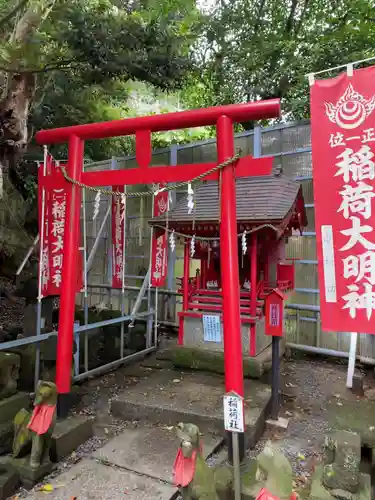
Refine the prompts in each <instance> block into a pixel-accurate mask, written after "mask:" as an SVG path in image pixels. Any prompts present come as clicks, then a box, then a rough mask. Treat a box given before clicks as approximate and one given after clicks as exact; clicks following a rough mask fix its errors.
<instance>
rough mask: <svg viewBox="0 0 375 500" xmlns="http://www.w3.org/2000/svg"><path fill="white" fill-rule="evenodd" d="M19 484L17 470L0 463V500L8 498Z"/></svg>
mask: <svg viewBox="0 0 375 500" xmlns="http://www.w3.org/2000/svg"><path fill="white" fill-rule="evenodd" d="M18 485H19V475H18V473H17V471H16V470H15V469H14V468H13V467H11V466H9V465H0V500H6V499H7V498H10V497H11V496H12V495H13V493H14V492H15V491H16V489H17V488H18Z"/></svg>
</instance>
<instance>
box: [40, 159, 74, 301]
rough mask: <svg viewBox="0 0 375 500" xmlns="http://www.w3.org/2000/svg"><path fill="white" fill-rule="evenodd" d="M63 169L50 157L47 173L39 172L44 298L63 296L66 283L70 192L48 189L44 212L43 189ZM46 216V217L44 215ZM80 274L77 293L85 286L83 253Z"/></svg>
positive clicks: (42, 170) (41, 167)
mask: <svg viewBox="0 0 375 500" xmlns="http://www.w3.org/2000/svg"><path fill="white" fill-rule="evenodd" d="M58 168H59V166H58V165H57V164H56V162H55V161H54V160H53V159H52V158H51V157H50V156H48V157H47V165H46V173H45V175H44V166H43V165H41V166H40V167H39V171H38V184H39V191H38V209H39V210H38V212H39V215H38V220H39V234H40V235H41V234H42V221H43V241H42V252H41V254H42V262H41V270H40V272H41V273H42V295H43V297H47V296H48V295H60V292H61V284H62V265H63V257H64V234H65V213H66V191H65V189H64V188H61V189H60V188H59V189H56V188H46V187H45V189H44V213H43V212H42V207H43V194H42V193H43V190H42V189H41V188H42V186H45V183H44V180H45V179H46V178H47V177H50V178H52V179H53V177H54V175H55V174H56V172H57V169H58ZM42 213H43V216H42ZM78 268H79V274H78V276H77V289H76V290H77V292H80V291H81V289H82V287H83V276H82V255H81V253H79V267H78Z"/></svg>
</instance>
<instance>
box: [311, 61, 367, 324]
mask: <svg viewBox="0 0 375 500" xmlns="http://www.w3.org/2000/svg"><path fill="white" fill-rule="evenodd" d="M374 79H375V67H370V68H366V69H360V70H357V71H354V74H353V75H352V76H349V75H348V74H347V73H343V74H341V75H340V76H338V77H337V78H333V79H330V80H316V81H315V82H314V84H313V85H312V87H311V129H312V156H313V178H314V202H315V224H316V239H317V257H318V274H319V285H320V308H321V318H322V328H323V330H325V331H345V332H349V331H350V332H360V333H371V334H374V333H375V321H374V319H375V314H374V310H375V289H374V286H375V231H374V217H373V213H372V211H373V206H374V203H373V198H374V197H375V191H374V188H375V153H374V151H375V111H374V110H375V87H374V84H373V82H374V81H375V80H374ZM374 215H375V212H374Z"/></svg>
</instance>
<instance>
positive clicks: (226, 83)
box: [184, 0, 375, 118]
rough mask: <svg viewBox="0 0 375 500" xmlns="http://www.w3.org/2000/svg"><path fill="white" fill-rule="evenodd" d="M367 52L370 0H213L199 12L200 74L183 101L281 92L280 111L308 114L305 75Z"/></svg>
mask: <svg viewBox="0 0 375 500" xmlns="http://www.w3.org/2000/svg"><path fill="white" fill-rule="evenodd" d="M374 49H375V14H374V2H373V1H370V0H355V1H354V0H284V1H280V0H257V1H254V0H220V1H218V2H216V3H215V4H213V8H212V10H211V12H210V13H209V14H207V15H206V23H205V24H204V28H203V30H202V32H201V36H200V38H199V41H198V42H197V43H196V50H195V58H196V61H197V63H198V66H199V73H198V74H197V75H196V76H195V78H193V79H192V81H191V82H190V84H189V86H188V87H187V88H186V90H185V91H184V99H185V100H186V102H187V103H189V105H191V104H193V103H194V104H193V105H195V106H202V105H211V104H225V103H230V102H246V101H250V100H256V99H260V98H262V99H267V98H272V97H280V98H282V99H283V107H284V111H286V112H287V113H288V115H287V116H289V117H291V118H302V117H308V114H309V107H308V95H309V88H308V83H307V79H306V76H305V75H306V74H307V73H310V72H315V71H319V70H322V69H326V68H329V67H332V66H336V65H339V64H343V63H346V62H351V61H354V60H358V59H362V58H366V57H371V56H373V55H374V54H375V52H374ZM328 76H329V74H328V75H327V77H328ZM330 76H332V74H331V75H330ZM192 101H193V103H192Z"/></svg>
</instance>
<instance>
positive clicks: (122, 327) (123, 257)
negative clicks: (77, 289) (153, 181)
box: [120, 186, 129, 358]
mask: <svg viewBox="0 0 375 500" xmlns="http://www.w3.org/2000/svg"><path fill="white" fill-rule="evenodd" d="M124 194H125V195H126V186H124ZM126 209H127V204H126V196H125V198H124V206H123V211H124V215H123V217H124V223H123V235H122V277H121V279H122V282H121V316H124V314H125V243H126V238H125V233H126V216H127V210H126ZM120 213H121V212H120ZM128 296H129V294H128ZM124 330H125V325H124V322H122V323H121V338H120V357H121V358H123V357H124V343H125V341H124V334H125V331H124Z"/></svg>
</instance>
